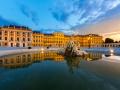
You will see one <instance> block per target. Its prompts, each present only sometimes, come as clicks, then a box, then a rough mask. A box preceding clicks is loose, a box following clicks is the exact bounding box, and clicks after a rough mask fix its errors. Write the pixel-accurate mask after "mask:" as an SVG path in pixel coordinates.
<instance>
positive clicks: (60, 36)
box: [32, 31, 103, 47]
mask: <svg viewBox="0 0 120 90" xmlns="http://www.w3.org/2000/svg"><path fill="white" fill-rule="evenodd" d="M70 40H73V41H74V42H76V43H79V45H80V46H81V47H97V46H101V45H102V43H103V38H102V36H99V35H96V34H88V35H71V36H69V35H64V33H61V32H55V33H53V34H43V33H40V32H37V31H34V32H33V42H32V45H33V46H43V47H44V46H50V47H66V45H67V43H68V42H69V41H70Z"/></svg>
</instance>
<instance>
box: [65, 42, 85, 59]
mask: <svg viewBox="0 0 120 90" xmlns="http://www.w3.org/2000/svg"><path fill="white" fill-rule="evenodd" d="M85 54H87V52H85V51H82V50H80V44H79V43H78V42H77V43H75V42H74V41H69V42H68V44H67V47H66V49H65V56H72V57H75V56H83V55H85Z"/></svg>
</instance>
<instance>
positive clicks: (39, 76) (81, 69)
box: [0, 52, 120, 90]
mask: <svg viewBox="0 0 120 90" xmlns="http://www.w3.org/2000/svg"><path fill="white" fill-rule="evenodd" d="M0 90H120V57H119V56H115V55H104V54H102V53H92V52H91V53H89V54H88V55H86V56H83V57H76V58H70V57H64V56H62V55H59V54H57V53H56V52H44V53H43V52H35V53H24V54H19V55H11V56H4V57H0Z"/></svg>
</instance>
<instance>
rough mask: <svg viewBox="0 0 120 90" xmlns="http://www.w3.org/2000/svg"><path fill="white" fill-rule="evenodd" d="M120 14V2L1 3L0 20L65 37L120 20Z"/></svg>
mask: <svg viewBox="0 0 120 90" xmlns="http://www.w3.org/2000/svg"><path fill="white" fill-rule="evenodd" d="M119 10H120V0H0V17H2V19H5V20H8V22H10V23H11V24H12V22H15V23H17V24H20V25H25V26H28V27H30V28H32V29H33V30H41V29H42V30H43V29H53V30H52V31H60V30H59V29H61V31H64V32H65V33H72V32H74V30H73V29H72V30H71V28H74V29H76V28H77V29H79V30H81V27H86V26H88V25H94V24H99V23H101V22H103V21H107V20H108V19H112V18H114V17H120V11H119ZM3 25H4V23H3ZM63 29H65V30H63ZM47 31H49V30H47ZM47 31H46V32H47ZM44 32H45V31H44Z"/></svg>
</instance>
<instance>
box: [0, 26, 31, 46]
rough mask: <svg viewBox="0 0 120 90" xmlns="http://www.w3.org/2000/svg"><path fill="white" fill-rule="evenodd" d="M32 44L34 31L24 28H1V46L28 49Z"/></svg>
mask: <svg viewBox="0 0 120 90" xmlns="http://www.w3.org/2000/svg"><path fill="white" fill-rule="evenodd" d="M31 44H32V30H30V29H29V28H27V27H23V26H13V25H10V26H3V27H0V46H4V47H28V46H31Z"/></svg>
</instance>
